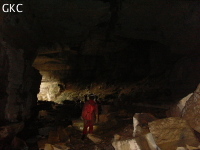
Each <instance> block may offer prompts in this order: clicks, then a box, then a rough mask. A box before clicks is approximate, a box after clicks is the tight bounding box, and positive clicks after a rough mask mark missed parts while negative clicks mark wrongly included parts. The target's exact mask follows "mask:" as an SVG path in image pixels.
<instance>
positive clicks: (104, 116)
mask: <svg viewBox="0 0 200 150" xmlns="http://www.w3.org/2000/svg"><path fill="white" fill-rule="evenodd" d="M109 115H110V114H100V115H99V123H106V122H107V121H108V117H109Z"/></svg>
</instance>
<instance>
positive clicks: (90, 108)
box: [81, 94, 98, 140]
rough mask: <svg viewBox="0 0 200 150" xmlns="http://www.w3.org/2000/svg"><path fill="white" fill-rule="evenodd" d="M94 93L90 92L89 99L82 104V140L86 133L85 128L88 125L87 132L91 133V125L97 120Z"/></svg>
mask: <svg viewBox="0 0 200 150" xmlns="http://www.w3.org/2000/svg"><path fill="white" fill-rule="evenodd" d="M94 99H95V95H94V94H90V95H89V100H87V101H86V102H85V104H84V105H83V109H82V114H81V116H82V118H83V123H84V128H83V136H82V138H81V139H82V140H84V138H85V136H86V134H87V129H88V127H89V132H88V133H90V134H91V133H93V125H94V123H95V121H96V122H98V105H97V103H96V102H95V101H94Z"/></svg>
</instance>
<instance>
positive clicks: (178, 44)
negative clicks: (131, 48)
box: [2, 0, 200, 53]
mask: <svg viewBox="0 0 200 150" xmlns="http://www.w3.org/2000/svg"><path fill="white" fill-rule="evenodd" d="M3 2H5V1H3ZM7 2H13V1H11V0H10V1H7ZM14 2H15V3H16V2H18V3H22V4H23V13H6V14H5V13H4V14H3V15H4V16H5V18H4V19H5V20H6V22H5V23H4V25H3V28H2V29H3V32H4V38H5V39H6V38H7V40H10V42H11V43H14V44H15V45H18V46H19V47H22V48H23V47H25V45H26V48H27V47H28V46H30V45H31V46H30V47H40V46H41V45H47V46H52V45H53V44H55V43H59V44H60V45H61V46H63V45H69V46H70V47H72V49H73V48H74V49H76V48H77V47H80V46H81V44H83V42H86V41H87V40H88V39H90V40H91V39H92V40H94V42H95V40H101V41H103V42H104V41H115V40H116V41H117V40H118V39H119V38H125V39H143V40H152V41H158V42H160V43H163V44H165V45H169V46H170V47H171V49H172V51H174V52H178V53H185V52H186V53H187V52H189V51H192V50H197V49H198V47H199V43H200V41H199V40H200V38H198V37H199V32H200V31H199V15H200V11H199V2H198V1H181V0H179V1H167V0H164V1H161V0H150V1H149V0H148V1H147V0H142V1H139V0H116V1H112V0H107V1H106V0H105V1H103V0H73V1H72V0H57V1H54V0H34V1H28V0H19V1H14ZM11 38H12V41H11ZM26 40H27V42H26ZM117 42H118V41H117ZM16 43H17V44H16ZM29 49H30V48H29Z"/></svg>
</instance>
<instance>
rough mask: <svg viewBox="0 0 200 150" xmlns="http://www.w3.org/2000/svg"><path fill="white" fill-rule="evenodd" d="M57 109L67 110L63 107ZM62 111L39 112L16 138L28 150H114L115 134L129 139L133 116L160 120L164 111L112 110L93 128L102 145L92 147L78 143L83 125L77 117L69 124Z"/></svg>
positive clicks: (91, 142) (141, 107)
mask: <svg viewBox="0 0 200 150" xmlns="http://www.w3.org/2000/svg"><path fill="white" fill-rule="evenodd" d="M60 107H63V108H65V109H66V107H65V106H60ZM123 107H125V106H123ZM65 109H62V111H58V110H53V109H51V110H47V111H46V110H42V111H40V113H39V117H38V118H36V119H35V120H32V121H30V122H29V123H27V124H26V127H25V128H24V130H23V131H22V132H20V133H19V134H18V135H17V137H19V138H21V139H23V140H24V141H25V142H26V144H27V146H28V147H29V149H30V150H38V149H39V150H43V149H44V150H51V149H52V150H54V149H56V148H57V149H60V150H114V147H113V146H112V141H113V138H114V135H115V134H118V135H120V136H121V139H122V140H123V139H131V138H132V134H133V118H132V117H133V114H134V113H136V112H138V113H140V112H150V113H152V114H154V115H155V116H156V117H157V118H162V117H164V115H165V111H166V110H165V109H162V108H154V107H145V106H135V107H132V109H131V110H129V109H125V108H120V109H119V110H117V111H116V109H113V112H110V113H109V114H110V115H109V117H108V121H107V122H99V123H97V124H95V126H94V135H95V136H96V137H98V138H99V139H101V142H99V143H95V142H94V141H93V140H91V139H89V138H88V137H86V138H85V139H84V140H81V136H82V128H83V122H82V121H81V119H80V118H79V117H78V118H72V120H69V115H70V114H69V113H68V114H66V113H64V112H63V110H65ZM114 110H115V111H114ZM66 111H67V110H66ZM41 112H42V113H41ZM67 112H69V111H67ZM71 113H73V111H72V112H71ZM76 113H77V112H76ZM76 116H78V115H77V114H76ZM45 144H46V145H45ZM47 144H49V145H47ZM53 146H54V149H53V148H52V147H53Z"/></svg>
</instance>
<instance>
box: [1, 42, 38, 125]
mask: <svg viewBox="0 0 200 150" xmlns="http://www.w3.org/2000/svg"><path fill="white" fill-rule="evenodd" d="M1 60H2V61H1V69H2V70H3V69H5V70H4V71H1V74H2V76H1V77H2V78H1V83H2V84H1V93H2V94H1V104H2V105H1V110H2V113H1V118H0V119H1V123H5V122H20V121H24V120H26V119H29V118H30V117H31V111H30V110H31V109H32V108H33V107H34V106H35V105H36V103H37V97H36V95H37V93H38V92H39V85H40V81H41V75H40V74H39V72H38V71H37V70H36V69H34V68H33V67H32V66H31V62H30V61H28V60H25V58H24V50H22V49H16V48H13V47H11V46H9V45H8V44H6V43H5V42H3V43H2V45H1ZM3 120H4V121H3Z"/></svg>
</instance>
